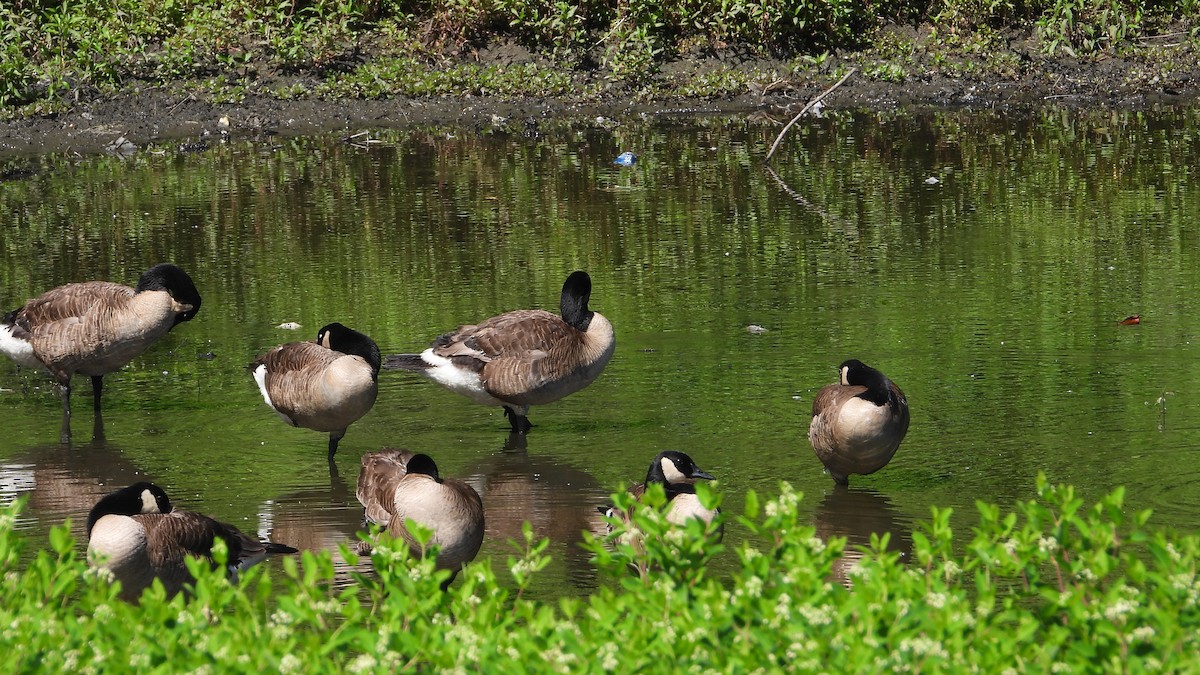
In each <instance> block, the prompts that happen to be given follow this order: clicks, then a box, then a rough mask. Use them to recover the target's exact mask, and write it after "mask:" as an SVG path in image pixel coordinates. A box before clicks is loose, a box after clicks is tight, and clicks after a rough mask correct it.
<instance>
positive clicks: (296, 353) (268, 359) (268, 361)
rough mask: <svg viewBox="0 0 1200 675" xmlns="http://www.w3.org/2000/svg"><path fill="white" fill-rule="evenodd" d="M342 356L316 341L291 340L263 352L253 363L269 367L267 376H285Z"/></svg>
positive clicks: (319, 366) (326, 363) (254, 365)
mask: <svg viewBox="0 0 1200 675" xmlns="http://www.w3.org/2000/svg"><path fill="white" fill-rule="evenodd" d="M339 356H342V354H341V353H340V352H335V351H333V350H331V349H326V348H324V347H322V346H321V345H319V344H317V343H315V342H289V343H288V344H286V345H281V346H279V347H276V348H275V349H272V350H271V351H269V352H267V353H266V354H263V355H262V356H260V357H259V358H258V360H256V361H255V362H254V363H252V364H251V368H254V367H256V366H260V365H263V366H266V367H267V377H268V381H269V378H271V377H272V376H274V377H276V378H279V377H285V376H287V374H288V373H294V372H297V371H303V370H311V369H315V368H322V367H324V366H326V365H328V364H330V363H333V362H334V361H336V360H337V359H338V357H339Z"/></svg>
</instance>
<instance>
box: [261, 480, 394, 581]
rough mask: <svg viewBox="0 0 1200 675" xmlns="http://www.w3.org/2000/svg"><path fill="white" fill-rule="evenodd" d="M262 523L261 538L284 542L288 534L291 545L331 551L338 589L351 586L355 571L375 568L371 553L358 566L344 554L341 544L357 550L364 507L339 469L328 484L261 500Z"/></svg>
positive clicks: (360, 558) (314, 550) (310, 549)
mask: <svg viewBox="0 0 1200 675" xmlns="http://www.w3.org/2000/svg"><path fill="white" fill-rule="evenodd" d="M330 466H331V467H332V466H333V465H332V464H330ZM356 478H357V477H356ZM258 522H259V528H258V536H259V538H264V537H265V538H267V539H268V540H270V541H276V540H278V541H283V540H282V539H279V537H286V538H287V540H288V544H289V545H290V546H293V547H295V548H298V549H300V550H301V551H313V552H314V553H316V552H319V551H329V553H330V555H331V556H332V558H333V569H334V587H336V588H344V587H345V586H348V585H350V584H351V583H352V582H353V577H352V576H351V574H352V573H353V572H367V573H369V572H370V571H371V569H372V568H371V559H370V557H368V556H361V557H359V558H358V562H357V564H355V565H351V564H350V563H349V561H347V560H346V559H345V558H344V557H342V553H341V546H342V545H343V544H344V545H345V546H346V547H347V548H349V549H350V550H351V551H353V550H354V545H355V544H356V543H357V542H358V533H359V532H361V531H363V530H364V528H363V514H362V507H361V506H360V505H359V504H358V500H357V499H355V497H354V490H353V489H351V487H350V485H349V484H348V483H347V482H346V481H345V480H344V479H343V478H342V477H341V475H340V474H339V473H337V472H336V471H334V472H333V473H332V474H331V475H330V477H329V484H328V485H327V486H326V485H323V484H317V485H312V486H307V487H303V488H299V489H297V490H295V491H293V492H289V493H287V494H285V495H282V496H280V497H278V498H276V499H270V500H267V501H264V502H261V503H260V504H259V506H258Z"/></svg>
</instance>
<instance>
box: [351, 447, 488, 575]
mask: <svg viewBox="0 0 1200 675" xmlns="http://www.w3.org/2000/svg"><path fill="white" fill-rule="evenodd" d="M357 495H358V501H359V503H361V504H362V505H363V508H364V509H365V510H366V520H367V521H368V522H372V523H378V524H379V525H380V526H382V527H384V528H386V529H387V531H388V532H389V533H390V534H391V535H392V536H394V537H398V538H402V539H403V540H404V541H405V542H407V543H408V545H409V549H410V551H411V552H412V554H413V555H414V556H421V555H423V553H424V552H423V551H421V550H420V548H419V547H418V546H417V544H416V542H415V541H414V540H413V538H412V536H411V535H410V534H409V532H408V528H407V527H405V525H404V523H405V520H412V521H415V522H417V523H419V524H421V525H423V526H425V527H427V528H429V529H430V530H433V541H432V543H433V544H436V545H437V546H438V547H439V552H438V557H437V567H438V569H444V570H450V577H449V578H448V579H447V580H446V581H445V582H444V583H443V584H442V588H443V590H444V589H445V588H446V587H448V586H449V585H450V582H452V581H454V577H455V575H457V574H458V570H459V569H461V568H462V566H463V565H465V564H467V563H469V562H471V561H472V560H474V559H475V556H476V554H478V553H479V547H480V546H481V545H482V544H483V527H484V521H483V501H482V500H480V498H479V493H478V492H476V491H475V488H473V487H471V486H470V485H467V484H466V483H464V482H463V481H461V480H456V479H453V478H441V477H440V476H439V475H438V469H437V464H435V463H434V461H433V459H431V458H430V457H429V456H428V455H422V454H413V453H412V452H410V451H408V450H397V449H394V448H384V449H382V450H380V451H379V452H369V453H367V454H365V455H363V458H362V471H361V472H360V473H359V474H358V491H357ZM360 550H362V551H364V552H365V551H366V550H367V549H366V548H365V547H364V548H360Z"/></svg>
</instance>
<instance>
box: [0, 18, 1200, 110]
mask: <svg viewBox="0 0 1200 675" xmlns="http://www.w3.org/2000/svg"><path fill="white" fill-rule="evenodd" d="M1197 15H1200V10H1198V7H1197V0H1100V1H1099V2H1091V1H1087V2H1085V1H1084V0H1036V1H1031V2H1014V1H1011V0H917V1H913V2H909V1H904V0H866V1H863V2H858V1H852V0H791V1H781V0H758V1H756V0H673V1H671V2H650V1H648V0H620V1H619V2H615V3H613V2H595V1H585V2H568V1H566V0H483V1H480V2H475V1H472V0H447V1H445V2H422V1H411V0H310V1H305V0H283V1H282V2H280V1H277V0H229V1H228V2H211V1H210V0H155V1H153V2H142V1H141V0H15V1H13V2H8V3H4V4H3V5H0V45H2V47H0V107H4V108H11V107H17V108H21V107H23V106H28V105H29V104H32V103H37V104H38V105H35V106H33V107H32V108H28V109H27V110H26V112H44V111H47V110H53V109H56V108H60V107H62V106H65V105H69V104H71V103H72V102H78V101H80V100H87V99H90V98H93V97H96V96H101V95H107V94H111V93H113V92H116V91H128V90H130V89H131V88H137V87H139V86H163V85H172V86H181V85H183V84H184V83H190V84H188V85H187V87H185V89H186V90H187V91H191V92H195V91H196V90H197V89H199V90H201V91H205V92H208V93H209V94H210V95H211V96H213V97H214V98H216V99H218V100H233V99H237V98H240V97H242V96H244V95H245V94H246V93H247V92H249V91H254V92H263V93H269V94H270V95H274V96H279V97H297V96H313V95H316V96H327V97H343V96H361V97H380V96H395V95H408V96H427V95H442V94H450V95H464V94H482V95H500V96H520V95H526V96H561V97H583V98H589V97H590V98H594V97H596V96H603V95H622V96H626V95H630V94H640V95H643V96H654V95H657V96H662V95H682V96H691V97H694V96H730V95H734V94H738V93H745V92H746V91H747V88H748V87H749V86H750V85H751V83H752V82H757V81H758V80H760V79H762V82H759V83H758V84H759V86H762V85H763V84H765V83H767V82H770V81H771V80H772V79H778V77H779V76H781V75H782V76H785V77H786V76H787V75H788V74H789V72H788V71H791V72H793V73H799V72H804V71H807V70H809V69H812V68H814V67H816V68H818V69H819V68H821V66H822V65H823V64H825V63H827V61H828V58H829V56H830V54H832V53H837V52H847V51H849V52H856V53H858V54H859V56H858V57H856V58H854V59H852V60H855V61H857V62H859V63H860V64H861V65H863V66H864V72H865V73H866V74H867V75H868V76H871V77H876V78H879V79H883V80H889V81H898V80H900V81H902V80H903V79H905V78H906V77H910V76H916V75H918V74H922V73H923V74H924V75H929V74H933V73H938V72H941V73H948V74H951V75H960V74H973V75H976V76H979V75H983V74H986V73H992V74H1001V75H1004V74H1006V75H1012V74H1014V73H1015V72H1016V71H1019V70H1022V69H1026V70H1027V72H1036V71H1037V69H1038V66H1037V64H1036V63H1026V64H1021V63H1019V62H1018V61H1016V60H1015V59H1016V57H1015V56H1014V55H1013V54H1012V53H1011V52H1010V51H1009V50H1008V49H1007V47H1008V43H1009V41H1010V39H1011V36H1012V34H1013V33H1017V34H1029V33H1031V32H1032V34H1033V35H1034V37H1035V40H1034V41H1035V43H1036V44H1037V45H1038V48H1039V49H1038V50H1037V51H1041V52H1043V53H1045V54H1047V55H1060V56H1065V57H1071V58H1082V59H1091V58H1096V57H1106V56H1112V55H1122V54H1139V55H1141V57H1142V60H1144V61H1146V62H1148V63H1150V64H1157V65H1158V66H1159V68H1160V70H1164V69H1165V70H1167V71H1174V70H1180V69H1182V70H1186V69H1187V67H1188V66H1187V64H1188V63H1192V64H1194V63H1195V51H1196V41H1197V39H1198V37H1200V35H1198V33H1197V31H1198V30H1200V27H1198V25H1197V23H1196V17H1197ZM896 26H901V27H903V26H913V27H924V28H925V29H928V30H926V31H925V35H924V37H920V38H916V39H914V38H902V39H900V40H899V41H897V40H896V38H895V37H894V36H893V35H892V34H891V33H889V32H887V31H884V30H882V29H885V28H888V27H896ZM930 31H931V32H930ZM1160 38H1161V39H1160ZM506 43H514V44H517V45H520V46H522V47H524V48H527V49H528V50H529V51H530V52H531V53H532V54H533V56H534V58H533V59H532V60H530V61H528V62H524V63H517V64H509V65H479V64H476V63H474V62H473V59H472V58H470V57H471V56H472V55H474V54H477V53H478V51H479V50H480V49H483V48H486V47H488V46H494V45H498V44H506ZM918 52H921V53H924V55H925V57H924V58H923V59H921V60H916V59H915V58H914V57H915V56H917V55H918ZM718 53H733V54H739V55H742V56H743V57H749V58H752V59H754V58H770V59H781V60H783V63H781V64H778V65H782V66H783V67H782V72H781V69H780V68H779V67H778V66H776V67H775V68H774V69H773V70H772V68H767V69H766V70H765V71H764V72H761V73H759V72H754V71H750V72H747V71H744V70H738V69H721V68H717V69H716V70H715V71H714V72H710V73H705V74H702V75H699V76H694V77H693V76H687V77H671V76H666V75H663V74H662V73H661V72H660V69H661V68H662V67H663V66H664V65H665V64H668V63H670V62H672V61H673V60H675V59H676V58H678V57H680V56H681V55H687V56H690V57H704V56H712V55H715V54H718ZM463 57H466V58H463ZM964 57H965V58H964ZM751 88H752V87H751ZM10 114H11V113H10Z"/></svg>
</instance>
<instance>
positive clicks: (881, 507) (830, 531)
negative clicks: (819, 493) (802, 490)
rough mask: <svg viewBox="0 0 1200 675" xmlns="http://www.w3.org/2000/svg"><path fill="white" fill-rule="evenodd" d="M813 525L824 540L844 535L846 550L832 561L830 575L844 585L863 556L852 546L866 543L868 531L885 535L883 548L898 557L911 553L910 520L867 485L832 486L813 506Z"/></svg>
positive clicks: (847, 584)
mask: <svg viewBox="0 0 1200 675" xmlns="http://www.w3.org/2000/svg"><path fill="white" fill-rule="evenodd" d="M814 525H815V527H816V529H817V536H819V537H820V538H821V539H823V540H825V541H828V540H829V538H830V537H845V538H846V549H845V551H844V552H843V553H842V557H841V558H840V559H839V560H837V561H836V562H835V563H834V564H833V576H834V578H835V579H837V581H838V582H839V583H841V584H842V585H843V586H846V587H847V588H850V587H852V586H853V574H852V572H851V570H852V569H853V568H854V566H855V565H857V564H858V561H860V560H862V558H863V553H862V551H859V550H857V549H856V548H855V547H857V546H869V545H870V544H871V535H872V534H877V535H879V536H881V537H882V536H883V535H884V534H885V533H886V534H889V535H890V537H889V538H888V544H887V550H888V551H892V552H898V553H900V555H901V560H907V559H908V557H909V556H910V554H911V553H912V535H911V531H912V524H911V521H910V520H909V519H908V518H907V517H906V516H904V515H903V514H902V513H900V511H899V510H898V509H897V508H896V507H895V506H894V505H893V504H892V501H891V500H890V499H888V498H887V497H886V496H885V495H883V494H882V493H880V492H877V491H875V490H872V489H870V488H861V487H859V488H852V487H846V486H842V485H838V486H835V487H834V489H833V490H832V491H831V492H828V493H826V495H825V498H824V499H822V500H821V503H820V504H818V505H817V510H816V513H815V515H814Z"/></svg>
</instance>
